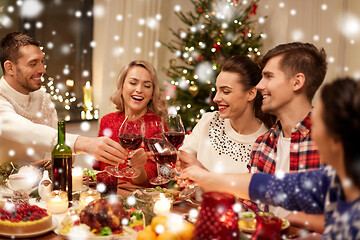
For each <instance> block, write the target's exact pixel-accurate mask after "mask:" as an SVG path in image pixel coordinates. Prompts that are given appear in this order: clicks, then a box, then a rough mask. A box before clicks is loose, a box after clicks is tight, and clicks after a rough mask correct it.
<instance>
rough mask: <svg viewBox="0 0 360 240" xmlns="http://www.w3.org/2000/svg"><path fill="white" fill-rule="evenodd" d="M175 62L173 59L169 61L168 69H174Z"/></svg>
mask: <svg viewBox="0 0 360 240" xmlns="http://www.w3.org/2000/svg"><path fill="white" fill-rule="evenodd" d="M175 64H176V60H175V59H174V58H172V59H170V67H175Z"/></svg>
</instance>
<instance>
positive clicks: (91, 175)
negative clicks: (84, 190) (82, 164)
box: [83, 168, 99, 182]
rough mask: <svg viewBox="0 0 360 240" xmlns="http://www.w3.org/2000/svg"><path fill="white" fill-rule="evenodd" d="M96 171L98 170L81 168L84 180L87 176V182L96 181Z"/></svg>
mask: <svg viewBox="0 0 360 240" xmlns="http://www.w3.org/2000/svg"><path fill="white" fill-rule="evenodd" d="M98 172H99V171H96V170H90V169H87V168H84V169H83V176H84V178H85V180H86V178H87V177H88V176H89V182H96V174H97V173H98Z"/></svg>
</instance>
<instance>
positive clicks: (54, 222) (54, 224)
mask: <svg viewBox="0 0 360 240" xmlns="http://www.w3.org/2000/svg"><path fill="white" fill-rule="evenodd" d="M51 221H52V224H51V227H49V228H47V229H43V230H41V231H34V232H31V233H14V234H7V233H0V236H3V237H9V238H29V237H36V236H40V235H43V234H45V233H47V232H50V231H52V230H54V229H55V228H56V227H57V225H58V221H57V219H56V218H55V217H54V216H52V218H51Z"/></svg>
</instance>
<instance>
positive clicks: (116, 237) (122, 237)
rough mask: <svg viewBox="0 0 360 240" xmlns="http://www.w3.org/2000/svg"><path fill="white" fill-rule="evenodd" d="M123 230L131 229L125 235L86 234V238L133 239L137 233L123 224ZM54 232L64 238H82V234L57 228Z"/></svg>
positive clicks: (87, 239)
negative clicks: (70, 233)
mask: <svg viewBox="0 0 360 240" xmlns="http://www.w3.org/2000/svg"><path fill="white" fill-rule="evenodd" d="M124 230H126V231H131V232H130V234H129V235H126V236H118V235H109V236H86V240H135V239H136V236H137V233H136V231H135V230H133V229H131V228H129V227H126V226H124ZM54 232H55V233H56V234H57V235H60V236H63V237H65V238H66V239H77V238H79V239H84V237H85V236H84V235H67V234H61V233H59V229H58V228H56V229H55V230H54Z"/></svg>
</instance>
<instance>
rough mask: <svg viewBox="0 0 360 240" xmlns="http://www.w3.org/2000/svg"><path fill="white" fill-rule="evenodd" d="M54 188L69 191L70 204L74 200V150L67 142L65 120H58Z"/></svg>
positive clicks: (54, 159)
mask: <svg viewBox="0 0 360 240" xmlns="http://www.w3.org/2000/svg"><path fill="white" fill-rule="evenodd" d="M51 158H52V177H53V179H52V181H53V190H62V191H67V193H68V199H69V205H71V202H72V174H71V168H72V151H71V148H70V147H69V146H67V145H66V143H65V122H64V121H59V122H58V143H57V144H56V145H55V147H54V148H53V150H52V153H51Z"/></svg>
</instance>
